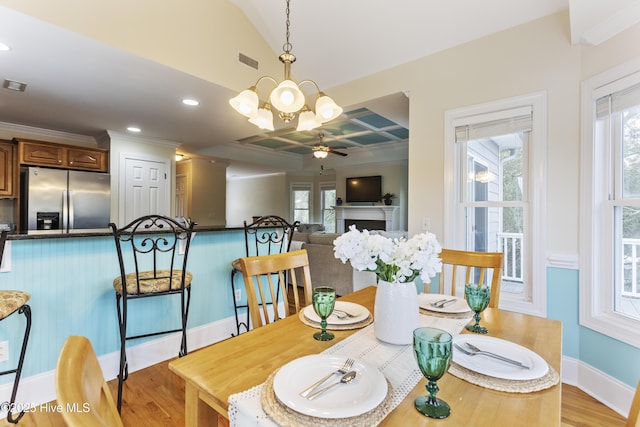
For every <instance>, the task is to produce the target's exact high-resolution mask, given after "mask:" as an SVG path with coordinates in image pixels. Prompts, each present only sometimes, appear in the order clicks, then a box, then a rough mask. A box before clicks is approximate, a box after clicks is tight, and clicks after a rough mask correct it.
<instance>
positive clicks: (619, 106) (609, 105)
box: [596, 83, 640, 119]
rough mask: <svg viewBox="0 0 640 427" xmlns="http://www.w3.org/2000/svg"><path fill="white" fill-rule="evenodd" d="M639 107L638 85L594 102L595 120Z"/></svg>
mask: <svg viewBox="0 0 640 427" xmlns="http://www.w3.org/2000/svg"><path fill="white" fill-rule="evenodd" d="M637 105H640V83H638V84H636V85H634V86H631V87H629V88H626V89H623V90H620V91H618V92H613V93H610V94H608V95H605V96H602V97H600V98H598V99H597V100H596V118H597V119H603V118H606V117H607V116H609V115H611V114H616V113H619V112H621V111H624V110H628V109H630V108H632V107H635V106H637Z"/></svg>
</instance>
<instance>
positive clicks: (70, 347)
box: [56, 335, 123, 427]
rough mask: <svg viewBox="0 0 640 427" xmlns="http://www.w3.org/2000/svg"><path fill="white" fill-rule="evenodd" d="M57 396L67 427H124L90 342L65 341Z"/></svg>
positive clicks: (83, 338) (59, 365)
mask: <svg viewBox="0 0 640 427" xmlns="http://www.w3.org/2000/svg"><path fill="white" fill-rule="evenodd" d="M56 397H57V400H58V404H59V405H62V407H63V408H65V410H63V411H60V413H61V414H62V418H63V419H64V421H65V423H66V425H67V426H70V427H94V426H95V427H98V426H102V427H104V426H109V427H111V426H123V424H122V420H121V418H120V414H119V413H118V408H117V407H116V403H115V401H114V400H113V396H112V395H111V391H110V390H109V386H108V385H107V382H106V381H105V379H104V376H103V375H102V369H101V368H100V363H98V358H97V357H96V353H95V352H94V351H93V346H92V345H91V342H90V341H89V340H88V339H87V338H86V337H81V336H77V335H72V336H70V337H68V338H67V340H66V341H65V343H64V345H63V347H62V350H61V351H60V356H59V357H58V365H57V367H56Z"/></svg>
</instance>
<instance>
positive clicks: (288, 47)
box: [282, 0, 293, 53]
mask: <svg viewBox="0 0 640 427" xmlns="http://www.w3.org/2000/svg"><path fill="white" fill-rule="evenodd" d="M289 1H290V0H287V8H286V14H287V19H286V21H285V25H286V27H287V30H286V32H285V40H286V42H285V44H284V45H282V50H284V51H285V53H291V49H292V48H293V46H292V45H291V43H289V36H290V35H291V32H290V30H289V26H290V25H291V21H290V20H289V12H290V9H289Z"/></svg>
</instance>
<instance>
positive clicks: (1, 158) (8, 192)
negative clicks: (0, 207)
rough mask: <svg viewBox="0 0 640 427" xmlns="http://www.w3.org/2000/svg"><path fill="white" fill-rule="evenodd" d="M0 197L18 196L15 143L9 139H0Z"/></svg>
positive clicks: (11, 197)
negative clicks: (0, 167)
mask: <svg viewBox="0 0 640 427" xmlns="http://www.w3.org/2000/svg"><path fill="white" fill-rule="evenodd" d="M0 166H2V169H0V198H3V199H15V198H16V197H18V165H17V163H16V145H15V144H13V143H12V142H11V141H4V140H0Z"/></svg>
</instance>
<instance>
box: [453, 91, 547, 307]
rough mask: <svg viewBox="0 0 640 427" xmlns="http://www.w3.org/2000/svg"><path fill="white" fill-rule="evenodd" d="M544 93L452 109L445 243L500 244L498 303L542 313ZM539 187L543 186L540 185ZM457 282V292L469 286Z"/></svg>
mask: <svg viewBox="0 0 640 427" xmlns="http://www.w3.org/2000/svg"><path fill="white" fill-rule="evenodd" d="M545 107H546V97H545V95H544V94H534V95H531V96H524V97H519V98H514V99H509V100H504V101H498V102H494V103H490V104H485V105H481V106H475V107H469V108H463V109H459V110H454V111H450V112H447V114H446V117H445V121H446V123H445V127H446V131H445V132H446V135H445V136H446V138H447V142H446V150H445V153H446V154H445V156H446V159H445V161H446V164H447V165H448V168H447V170H448V171H449V172H448V176H447V179H446V184H445V185H446V186H447V201H446V212H445V219H446V221H447V222H446V224H445V230H446V231H445V239H444V242H443V243H444V246H445V247H448V248H453V249H463V250H469V251H479V252H502V253H504V264H503V270H502V281H501V286H500V306H501V308H506V309H509V310H514V311H520V312H527V313H531V314H538V315H544V314H545V313H546V301H545V295H546V289H545V280H544V277H545V271H544V262H543V260H544V253H543V249H537V250H536V248H544V245H543V244H542V242H541V240H542V239H544V236H541V235H540V234H541V233H537V234H534V233H533V232H532V230H536V229H544V227H543V224H542V222H543V221H544V214H543V213H544V208H543V207H544V203H543V201H542V199H543V198H544V182H542V179H543V178H542V177H543V176H544V175H543V174H533V173H532V171H540V170H542V169H543V168H544V167H545V163H544V159H545V152H546V109H545ZM536 189H539V191H536ZM463 285H464V284H463V283H459V284H458V286H459V287H460V289H456V291H457V292H458V293H461V292H463V290H462V286H463Z"/></svg>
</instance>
